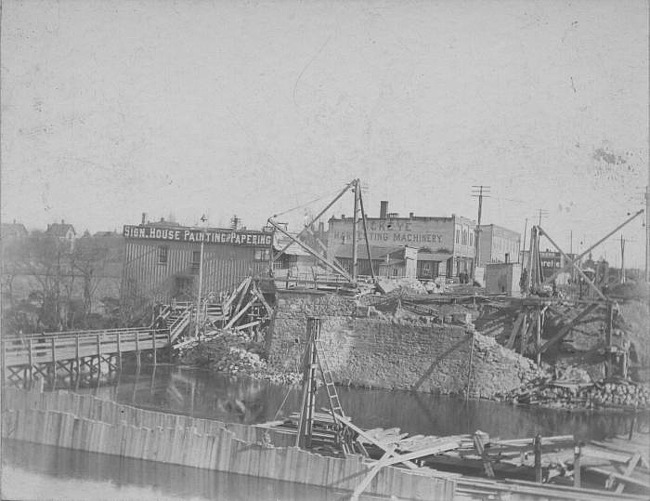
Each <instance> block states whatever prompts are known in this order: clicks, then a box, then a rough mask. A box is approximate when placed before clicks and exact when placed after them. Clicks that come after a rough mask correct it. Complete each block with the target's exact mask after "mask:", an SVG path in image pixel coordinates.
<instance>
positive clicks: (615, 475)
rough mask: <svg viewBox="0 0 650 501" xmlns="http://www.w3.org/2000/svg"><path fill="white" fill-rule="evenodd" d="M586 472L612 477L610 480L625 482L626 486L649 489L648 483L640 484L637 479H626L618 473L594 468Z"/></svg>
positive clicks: (649, 484)
mask: <svg viewBox="0 0 650 501" xmlns="http://www.w3.org/2000/svg"><path fill="white" fill-rule="evenodd" d="M587 471H593V472H594V473H599V474H601V475H604V476H606V477H612V478H615V479H617V480H621V481H622V482H625V483H627V484H632V485H636V486H638V487H643V488H645V489H650V483H648V482H642V481H641V480H637V479H635V478H632V477H626V476H625V475H621V474H620V473H615V472H611V471H608V470H604V469H602V468H597V467H595V466H591V467H589V468H587Z"/></svg>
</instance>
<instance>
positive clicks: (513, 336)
mask: <svg viewBox="0 0 650 501" xmlns="http://www.w3.org/2000/svg"><path fill="white" fill-rule="evenodd" d="M524 318H526V313H525V312H524V313H519V315H518V316H517V319H516V320H515V325H514V326H513V328H512V332H511V333H510V337H509V338H508V342H507V343H506V348H509V349H511V350H512V348H513V347H514V346H515V339H517V334H519V331H520V330H521V325H522V324H523V323H524Z"/></svg>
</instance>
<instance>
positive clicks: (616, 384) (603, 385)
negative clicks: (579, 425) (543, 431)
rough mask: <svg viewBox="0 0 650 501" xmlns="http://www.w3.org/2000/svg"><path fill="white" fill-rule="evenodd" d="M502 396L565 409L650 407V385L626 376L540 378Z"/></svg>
mask: <svg viewBox="0 0 650 501" xmlns="http://www.w3.org/2000/svg"><path fill="white" fill-rule="evenodd" d="M499 397H500V398H499V399H500V400H504V401H506V402H509V403H512V404H526V405H536V406H543V407H549V408H555V409H566V410H592V409H593V410H596V409H600V410H605V409H618V410H637V409H638V410H649V409H650V388H649V387H647V386H643V385H641V384H637V383H634V382H632V381H627V380H610V381H608V380H603V381H599V382H596V383H570V382H561V381H556V380H551V379H550V378H539V379H536V380H534V381H531V382H529V383H528V384H525V385H523V386H522V387H521V388H519V389H516V390H513V391H511V392H509V393H507V394H505V395H500V396H499Z"/></svg>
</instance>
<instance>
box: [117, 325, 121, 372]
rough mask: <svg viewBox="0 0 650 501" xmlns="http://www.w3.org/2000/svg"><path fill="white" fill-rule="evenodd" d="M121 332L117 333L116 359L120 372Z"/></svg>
mask: <svg viewBox="0 0 650 501" xmlns="http://www.w3.org/2000/svg"><path fill="white" fill-rule="evenodd" d="M121 334H122V333H121V332H118V333H117V359H118V364H119V368H120V372H121V371H122V336H121Z"/></svg>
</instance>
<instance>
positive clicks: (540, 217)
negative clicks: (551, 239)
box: [537, 209, 548, 226]
mask: <svg viewBox="0 0 650 501" xmlns="http://www.w3.org/2000/svg"><path fill="white" fill-rule="evenodd" d="M537 211H538V213H539V221H538V223H537V226H542V217H543V216H547V215H548V211H547V210H546V209H537Z"/></svg>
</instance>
